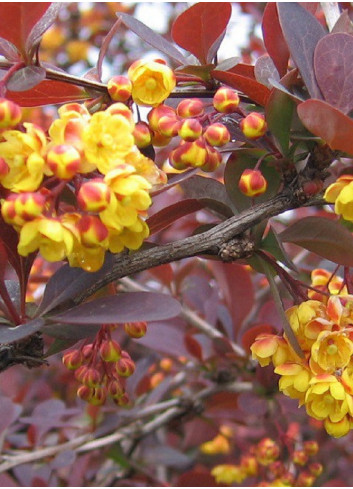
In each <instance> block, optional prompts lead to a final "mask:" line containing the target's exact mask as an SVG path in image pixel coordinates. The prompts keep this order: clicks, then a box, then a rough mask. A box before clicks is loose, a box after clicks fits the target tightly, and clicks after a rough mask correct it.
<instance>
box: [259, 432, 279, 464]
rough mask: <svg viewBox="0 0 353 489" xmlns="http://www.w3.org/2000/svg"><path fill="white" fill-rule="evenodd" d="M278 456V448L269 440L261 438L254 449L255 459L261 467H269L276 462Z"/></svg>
mask: <svg viewBox="0 0 353 489" xmlns="http://www.w3.org/2000/svg"><path fill="white" fill-rule="evenodd" d="M279 454H280V449H279V446H278V445H277V443H276V442H275V441H273V440H271V439H270V438H263V439H262V440H261V441H260V442H259V443H258V445H257V447H256V459H257V461H258V462H259V464H261V465H270V464H271V463H272V462H274V461H275V460H277V458H278V457H279Z"/></svg>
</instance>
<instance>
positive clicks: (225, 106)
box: [213, 87, 240, 114]
mask: <svg viewBox="0 0 353 489" xmlns="http://www.w3.org/2000/svg"><path fill="white" fill-rule="evenodd" d="M239 102H240V100H239V95H238V93H237V92H236V91H235V90H232V89H231V88H226V87H222V88H219V89H218V90H217V92H216V93H215V94H214V97H213V107H214V108H215V109H216V110H217V111H218V112H222V113H223V114H230V113H231V112H234V111H235V110H236V109H237V107H238V105H239Z"/></svg>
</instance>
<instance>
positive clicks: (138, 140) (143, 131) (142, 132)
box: [132, 122, 152, 148]
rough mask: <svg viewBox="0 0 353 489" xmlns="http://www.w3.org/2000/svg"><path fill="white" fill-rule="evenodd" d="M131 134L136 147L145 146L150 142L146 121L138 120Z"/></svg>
mask: <svg viewBox="0 0 353 489" xmlns="http://www.w3.org/2000/svg"><path fill="white" fill-rule="evenodd" d="M132 134H133V136H134V139H135V144H136V146H137V147H138V148H146V146H149V145H150V144H151V142H152V133H151V130H150V128H149V126H148V124H146V122H138V123H137V124H136V125H135V129H134V131H133V133H132Z"/></svg>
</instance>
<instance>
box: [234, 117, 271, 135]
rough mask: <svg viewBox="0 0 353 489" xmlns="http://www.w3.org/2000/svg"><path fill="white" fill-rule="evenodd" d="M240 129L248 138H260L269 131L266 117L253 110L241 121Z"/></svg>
mask: <svg viewBox="0 0 353 489" xmlns="http://www.w3.org/2000/svg"><path fill="white" fill-rule="evenodd" d="M239 126H240V129H241V131H242V133H243V134H244V136H245V137H247V138H248V139H259V138H261V137H262V136H264V134H266V131H267V124H266V121H265V117H264V116H263V115H262V114H258V113H257V112H251V113H250V114H248V115H247V116H246V117H244V119H242V120H241V121H240V124H239Z"/></svg>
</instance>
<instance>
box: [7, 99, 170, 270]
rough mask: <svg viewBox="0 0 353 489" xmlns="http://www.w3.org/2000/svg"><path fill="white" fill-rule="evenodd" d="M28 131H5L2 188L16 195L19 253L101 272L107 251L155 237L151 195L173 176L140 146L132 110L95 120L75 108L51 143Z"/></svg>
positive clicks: (10, 202) (116, 109) (11, 204)
mask: <svg viewBox="0 0 353 489" xmlns="http://www.w3.org/2000/svg"><path fill="white" fill-rule="evenodd" d="M24 128H25V130H24V131H21V130H16V129H12V128H10V129H6V128H5V129H3V130H2V132H1V134H0V155H1V158H0V184H1V185H2V186H3V187H4V188H5V189H7V191H9V192H8V196H7V197H6V199H3V200H2V202H1V212H2V216H3V218H4V220H5V221H6V222H7V223H8V224H10V225H12V226H13V227H14V228H15V229H16V230H17V231H18V233H19V245H18V252H19V253H20V254H21V255H23V256H27V255H28V254H30V253H32V252H34V251H36V250H39V251H40V253H41V254H42V256H43V257H44V258H45V259H46V260H48V261H58V260H63V259H68V261H69V263H70V265H71V266H78V267H81V268H83V269H85V270H87V271H95V270H98V269H99V268H100V267H101V266H102V264H103V261H104V256H105V252H106V251H107V250H110V251H111V252H113V253H118V252H120V251H122V250H123V249H124V248H125V247H126V248H128V249H131V250H135V249H138V248H139V247H140V246H141V244H142V242H143V240H144V239H145V238H146V237H147V236H148V234H149V230H148V226H147V224H146V223H145V220H144V217H145V215H146V210H147V209H148V207H149V206H150V205H151V198H150V195H149V191H150V189H151V188H152V186H153V185H155V184H158V183H163V182H165V176H164V174H163V173H162V172H161V171H160V170H159V169H158V168H157V166H156V165H155V164H154V162H153V161H152V160H150V159H148V158H146V157H145V156H144V155H142V153H140V151H139V150H138V149H137V148H136V146H135V142H134V136H133V131H134V128H135V124H134V121H133V117H132V113H131V111H130V109H129V108H128V107H127V106H126V105H124V104H122V103H115V104H113V105H111V106H110V107H108V108H107V109H106V110H104V111H100V112H96V113H95V114H93V115H91V114H90V113H89V112H88V110H87V109H86V108H85V106H83V105H79V104H76V103H70V104H66V105H64V106H62V107H61V108H60V109H59V118H58V119H56V120H55V121H54V122H53V123H52V125H51V127H50V128H49V138H47V137H46V135H45V133H44V132H43V130H42V129H40V128H38V127H36V126H35V125H33V124H30V123H24ZM64 190H65V192H64Z"/></svg>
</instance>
